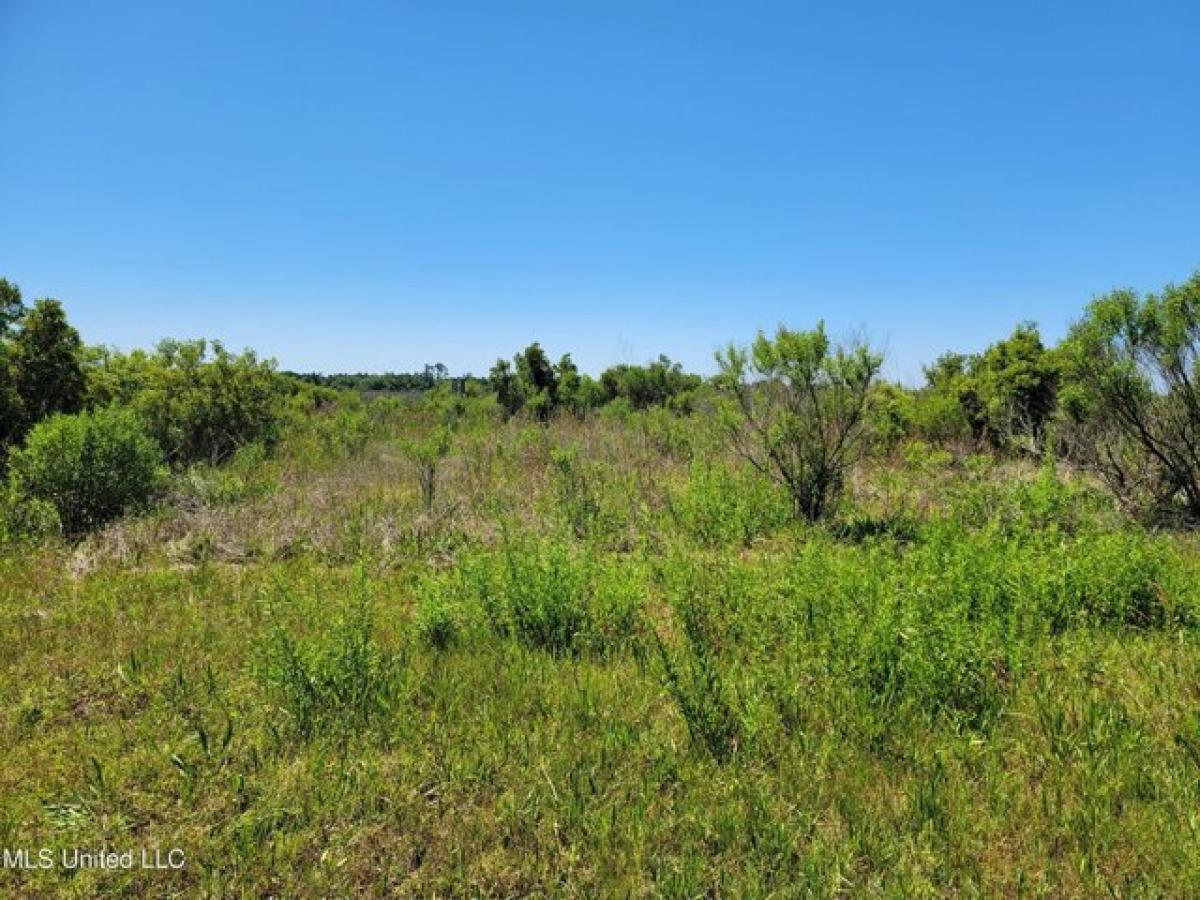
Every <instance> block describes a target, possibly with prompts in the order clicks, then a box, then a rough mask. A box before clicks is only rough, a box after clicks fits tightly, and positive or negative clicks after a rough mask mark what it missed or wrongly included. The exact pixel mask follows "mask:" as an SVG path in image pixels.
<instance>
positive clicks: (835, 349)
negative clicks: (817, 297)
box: [714, 323, 883, 521]
mask: <svg viewBox="0 0 1200 900" xmlns="http://www.w3.org/2000/svg"><path fill="white" fill-rule="evenodd" d="M717 365H718V367H719V372H718V375H717V377H716V379H715V382H714V383H715V386H716V388H717V389H718V391H720V392H721V394H722V395H724V397H725V403H724V404H723V406H722V421H723V423H724V424H725V426H726V429H727V432H728V434H729V437H730V439H731V442H732V444H733V447H734V449H735V450H736V451H737V452H738V453H739V454H740V455H741V456H742V457H744V458H745V459H746V460H747V461H748V462H749V463H750V464H751V465H753V466H754V467H755V468H756V469H758V470H759V471H760V472H762V473H763V474H764V475H766V476H768V477H770V478H772V479H774V480H776V481H778V482H780V483H781V484H782V485H783V486H784V487H786V488H787V490H788V493H789V494H790V496H791V500H792V508H793V512H794V513H795V515H796V516H797V517H801V518H804V519H807V520H809V521H816V520H818V519H821V518H823V517H825V516H826V515H827V514H828V513H829V512H830V510H831V508H832V506H833V504H834V503H835V502H836V501H837V499H838V497H839V496H840V494H841V492H842V490H843V487H844V485H845V476H846V473H847V471H848V470H849V468H850V466H851V465H853V463H854V462H855V461H856V460H857V458H858V456H859V455H860V453H861V452H862V450H863V447H864V445H865V441H864V433H865V430H866V428H865V426H866V419H867V407H868V401H869V397H870V393H871V387H872V385H873V384H874V382H875V380H876V378H877V377H878V375H879V371H880V368H881V367H882V365H883V356H882V355H881V354H879V353H876V352H874V351H873V350H871V349H870V348H869V347H868V346H866V345H865V344H863V343H859V342H854V343H851V344H849V345H848V346H834V345H833V344H831V342H830V340H829V338H828V336H827V335H826V333H825V325H824V323H819V324H818V325H817V327H816V328H815V329H813V330H812V331H791V330H789V329H787V328H784V327H782V326H781V327H780V328H779V330H778V331H777V332H776V333H775V337H774V339H772V338H768V337H767V336H766V335H765V334H763V333H762V332H759V335H758V338H757V339H756V340H755V341H754V343H753V344H752V345H751V346H750V348H749V349H742V348H738V347H735V346H732V345H731V346H730V347H729V348H728V349H726V350H725V351H723V352H721V353H718V354H717Z"/></svg>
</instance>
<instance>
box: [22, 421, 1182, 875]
mask: <svg viewBox="0 0 1200 900" xmlns="http://www.w3.org/2000/svg"><path fill="white" fill-rule="evenodd" d="M419 421H421V419H420V417H419V416H418V415H417V414H416V413H414V415H413V418H412V419H411V420H409V419H405V418H404V417H403V416H400V417H393V418H392V420H390V421H389V422H387V423H383V424H380V423H378V422H377V423H376V424H375V425H374V426H372V427H373V428H374V431H373V434H372V437H371V438H370V440H369V441H368V442H367V443H366V444H365V446H359V445H360V444H362V441H361V440H359V439H357V438H356V440H355V441H354V442H352V443H353V445H354V446H350V447H347V445H345V444H344V443H343V442H339V441H337V440H334V439H333V438H332V437H330V436H329V435H326V434H325V433H324V432H321V433H319V434H318V437H316V438H314V437H313V435H312V434H305V435H304V436H303V441H300V440H297V441H296V442H295V443H294V444H292V445H291V446H286V445H285V447H284V448H283V449H282V451H281V453H280V454H279V455H278V456H277V457H276V458H274V459H271V460H262V459H258V458H251V457H249V456H247V457H246V458H244V459H243V460H241V461H240V462H239V464H238V465H237V466H235V467H234V468H233V469H229V470H222V471H221V472H217V473H214V472H202V471H197V472H195V473H192V474H191V475H189V476H187V477H186V478H183V479H181V481H180V485H181V487H180V490H179V492H178V499H177V500H176V502H175V503H174V505H172V506H170V507H168V508H165V509H162V510H159V511H156V512H154V513H152V514H149V515H147V516H144V517H142V518H140V519H137V520H128V521H125V522H122V523H118V524H117V525H116V526H114V527H112V528H110V529H109V530H107V531H106V532H103V533H101V534H98V535H96V536H94V537H93V538H91V539H89V540H88V541H86V542H84V543H83V544H81V545H78V546H66V545H61V544H52V543H51V544H42V545H38V546H25V547H12V548H9V549H8V550H6V551H4V552H3V554H2V555H0V746H2V747H3V748H4V754H3V757H4V764H3V765H2V766H0V846H5V847H35V848H36V847H42V846H46V847H53V848H60V847H76V846H80V847H88V848H94V847H99V846H107V847H110V848H122V847H141V846H147V847H163V848H168V847H180V848H183V849H184V851H185V852H186V853H187V856H188V864H187V866H186V868H185V869H184V870H182V871H181V872H164V873H142V872H137V871H135V872H131V873H130V872H96V871H90V872H79V873H76V874H73V875H72V874H70V873H65V872H62V871H46V872H32V873H27V872H15V871H12V870H0V894H3V895H5V896H8V895H13V896H76V897H93V896H131V897H132V896H145V895H153V896H172V895H177V896H210V897H221V896H256V897H257V896H265V895H269V894H273V895H275V896H314V897H315V896H347V895H367V896H389V895H422V896H424V895H444V896H462V895H481V894H482V895H527V894H543V895H545V894H548V895H554V896H564V895H565V896H580V897H590V896H598V895H600V896H647V897H649V896H678V897H691V896H696V895H705V894H708V895H728V896H763V895H779V896H796V895H799V896H806V895H817V896H837V895H846V896H860V895H886V896H921V895H968V896H969V895H987V896H993V895H1000V896H1017V895H1030V896H1048V897H1059V896H1072V895H1082V896H1112V895H1114V894H1115V895H1122V896H1123V895H1137V896H1170V897H1177V896H1195V895H1198V894H1200V812H1198V810H1200V643H1198V641H1197V636H1198V632H1197V625H1198V624H1200V554H1198V553H1197V547H1196V544H1195V541H1194V539H1193V538H1191V537H1189V536H1187V535H1181V534H1170V533H1149V532H1145V531H1142V530H1140V529H1138V528H1137V527H1136V526H1134V525H1133V524H1131V523H1129V522H1127V521H1125V520H1124V519H1123V518H1122V517H1121V516H1120V514H1119V513H1117V512H1116V511H1115V510H1114V509H1113V508H1112V506H1111V504H1109V503H1108V502H1107V501H1106V500H1105V498H1104V496H1103V495H1102V494H1100V493H1098V492H1097V491H1096V490H1094V489H1093V488H1092V487H1090V486H1088V485H1087V484H1086V483H1083V482H1081V481H1079V480H1078V479H1075V478H1073V477H1071V476H1070V475H1069V473H1055V472H1050V471H1042V472H1038V471H1031V470H1028V469H1026V468H1023V467H1020V466H1013V465H1011V464H999V463H995V462H994V461H989V460H981V459H975V460H964V461H962V462H961V463H960V462H955V461H954V460H951V459H941V458H938V459H932V458H929V455H928V454H925V455H923V456H922V457H921V458H920V459H919V460H917V461H916V462H915V463H914V462H910V463H902V462H896V463H875V464H873V465H872V467H871V468H870V469H868V470H864V471H862V472H860V473H857V474H856V477H855V479H854V490H853V491H852V496H851V497H850V498H849V500H848V503H847V505H846V507H845V508H844V509H843V510H842V511H841V512H840V514H839V516H838V518H837V520H836V521H834V522H833V523H831V524H830V525H829V526H828V527H814V526H804V525H799V524H793V523H791V522H789V521H788V519H787V517H786V514H781V510H782V511H783V512H784V513H786V509H787V503H786V499H785V498H782V497H780V496H779V495H778V494H777V493H776V491H775V489H774V488H773V487H771V486H770V485H769V484H767V483H765V482H762V481H761V480H759V479H758V478H757V476H755V475H754V474H753V473H750V472H747V471H745V470H743V469H742V468H740V467H738V466H737V465H735V464H734V462H733V461H732V460H730V459H727V458H725V457H724V456H723V455H721V454H718V453H715V452H714V451H713V447H714V443H713V440H712V436H711V433H710V432H709V431H708V428H707V423H706V422H705V421H704V419H703V418H702V417H699V418H696V419H693V420H676V419H670V418H664V417H662V416H660V415H658V414H657V413H652V414H646V415H644V416H643V415H637V414H635V415H631V416H627V417H625V418H624V419H622V418H618V417H602V418H600V419H598V420H597V421H594V422H591V423H586V424H582V425H581V424H577V423H570V422H561V423H555V424H552V425H551V426H550V427H549V428H548V429H542V428H538V427H530V426H520V425H515V424H509V425H505V426H499V425H495V424H489V423H484V422H468V423H466V424H465V425H464V427H463V428H462V429H461V430H460V432H459V434H458V435H457V436H456V438H455V443H454V446H453V448H452V450H451V453H450V455H449V456H448V457H447V459H446V460H445V461H444V464H443V465H442V466H441V467H439V474H438V477H439V479H441V480H440V483H439V484H438V487H437V492H436V494H435V497H436V501H435V503H434V505H433V508H432V509H431V510H426V509H425V508H424V502H423V499H422V497H421V493H420V484H419V480H418V478H417V474H416V471H415V469H414V468H413V467H412V465H411V463H409V462H408V461H407V460H406V458H405V457H404V455H403V454H402V453H401V452H400V451H399V449H398V444H397V441H398V440H400V439H401V438H402V437H407V435H406V430H407V429H410V428H411V427H414V426H413V423H415V422H419ZM356 427H363V426H362V424H361V422H359V421H357V420H356ZM314 433H316V432H314ZM318 438H319V439H318ZM356 447H357V449H355V448H356Z"/></svg>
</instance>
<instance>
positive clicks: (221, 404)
mask: <svg viewBox="0 0 1200 900" xmlns="http://www.w3.org/2000/svg"><path fill="white" fill-rule="evenodd" d="M90 382H91V383H90V385H89V395H90V399H91V402H92V403H94V404H106V403H110V402H114V401H115V402H118V403H121V404H124V405H128V406H129V407H130V408H132V409H133V410H135V411H136V412H137V413H138V415H139V416H140V417H141V418H142V421H143V422H144V423H145V426H146V430H147V432H148V433H149V434H150V436H151V437H153V438H154V439H155V440H156V441H157V442H158V445H159V447H160V448H161V449H162V453H163V456H164V458H165V459H166V460H167V462H169V463H170V464H172V465H179V466H182V465H186V464H189V463H193V462H208V463H210V464H218V463H222V462H225V461H226V460H228V459H229V458H230V457H231V456H232V455H233V454H234V453H235V452H237V450H238V448H239V447H242V446H244V445H246V444H251V443H256V442H257V443H261V444H262V445H263V446H265V447H268V448H269V447H271V446H273V445H274V444H275V442H276V441H277V440H278V438H279V433H280V426H281V423H282V413H283V397H284V394H285V390H286V387H287V382H286V380H285V379H283V377H282V376H280V375H277V374H276V372H275V364H274V362H272V361H270V360H260V359H259V358H258V357H257V356H256V355H255V354H254V352H253V351H249V350H247V351H246V352H245V353H242V354H233V353H230V352H229V351H228V350H226V349H225V347H224V346H223V345H222V344H221V343H220V342H219V341H213V342H212V343H211V344H209V342H207V341H203V340H197V341H163V342H161V343H160V344H159V345H158V348H157V350H156V351H155V352H154V353H153V354H147V353H143V352H141V351H135V352H134V353H131V354H128V355H120V354H108V355H106V356H104V357H103V358H101V359H100V360H98V361H97V364H96V365H95V366H93V368H92V370H91V373H90Z"/></svg>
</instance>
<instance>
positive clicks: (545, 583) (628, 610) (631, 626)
mask: <svg viewBox="0 0 1200 900" xmlns="http://www.w3.org/2000/svg"><path fill="white" fill-rule="evenodd" d="M630 575H631V573H630V571H629V569H628V567H627V566H619V565H616V564H602V563H600V562H598V561H597V560H596V559H595V557H593V556H591V555H590V554H581V553H576V552H573V551H571V550H570V549H568V548H566V547H564V546H562V545H559V544H553V543H551V544H546V545H541V546H539V545H536V544H535V545H529V546H522V547H516V546H513V545H511V544H508V545H506V546H505V549H504V551H503V552H502V553H500V554H490V553H489V554H481V555H478V556H474V557H468V558H466V559H464V560H463V561H462V562H461V565H460V575H459V581H458V583H457V584H456V585H454V586H453V588H452V590H451V591H450V595H449V596H455V595H456V596H457V597H458V604H459V605H458V607H457V611H456V612H453V613H448V612H447V611H446V610H444V609H439V606H441V605H443V604H445V603H448V602H450V601H449V600H447V599H440V598H438V597H437V596H436V594H433V595H432V596H428V594H427V596H428V599H427V600H425V601H423V605H424V604H426V603H427V604H428V606H427V611H426V613H422V614H421V616H419V619H418V628H421V627H423V625H422V622H426V621H427V620H426V619H425V616H426V615H428V617H429V620H437V619H442V620H445V619H447V618H455V619H457V621H458V622H460V623H464V624H469V623H470V622H471V621H472V620H474V619H475V618H476V617H478V620H480V621H482V622H484V623H485V627H488V628H490V629H491V630H492V631H493V632H494V633H496V634H499V635H501V636H505V637H513V638H515V639H516V640H518V641H520V642H521V643H523V644H525V645H527V646H529V647H534V648H537V649H541V650H548V651H550V652H551V653H554V654H577V653H581V652H585V651H586V652H594V653H599V654H604V653H609V652H613V651H616V650H619V649H621V648H623V647H627V646H631V645H633V644H634V643H635V642H636V640H637V638H638V636H639V629H640V624H641V594H640V593H639V587H640V585H639V583H638V580H636V579H633V578H631V577H630ZM439 627H440V626H439Z"/></svg>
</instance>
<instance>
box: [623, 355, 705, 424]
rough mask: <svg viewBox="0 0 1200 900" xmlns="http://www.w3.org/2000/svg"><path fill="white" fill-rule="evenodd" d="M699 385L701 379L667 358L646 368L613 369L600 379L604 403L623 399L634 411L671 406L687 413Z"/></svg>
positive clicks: (625, 367) (627, 366) (629, 366)
mask: <svg viewBox="0 0 1200 900" xmlns="http://www.w3.org/2000/svg"><path fill="white" fill-rule="evenodd" d="M700 384H701V378H700V376H699V375H692V374H690V373H687V372H684V371H683V367H682V366H681V365H680V364H679V363H677V362H672V361H671V359H670V358H669V357H668V356H666V355H665V354H661V355H660V356H659V357H658V359H656V360H654V361H653V362H651V363H649V364H647V365H644V366H634V365H629V364H627V363H622V364H620V365H616V366H610V367H609V368H607V369H605V370H604V372H603V373H601V375H600V385H601V387H602V388H603V392H604V393H603V398H604V402H606V403H607V402H610V401H612V400H616V399H617V398H624V399H625V400H627V401H629V404H630V405H631V406H632V407H633V408H634V409H646V408H647V407H650V406H669V407H671V408H674V409H678V410H680V411H686V410H688V409H689V407H690V403H691V399H692V396H693V394H694V393H695V391H696V390H697V388H699V387H700Z"/></svg>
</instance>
